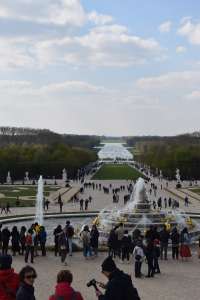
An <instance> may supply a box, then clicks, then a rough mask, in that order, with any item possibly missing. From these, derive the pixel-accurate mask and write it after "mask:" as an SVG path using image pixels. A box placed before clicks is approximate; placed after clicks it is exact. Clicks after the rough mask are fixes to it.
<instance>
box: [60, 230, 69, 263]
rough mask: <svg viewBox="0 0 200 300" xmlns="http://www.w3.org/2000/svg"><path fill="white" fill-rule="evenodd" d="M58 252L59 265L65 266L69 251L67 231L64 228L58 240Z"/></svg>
mask: <svg viewBox="0 0 200 300" xmlns="http://www.w3.org/2000/svg"><path fill="white" fill-rule="evenodd" d="M58 245H59V252H60V256H61V263H62V264H64V265H65V266H67V262H66V258H67V253H68V251H69V244H68V238H67V229H66V227H65V228H64V229H63V231H62V232H61V234H60V235H59V238H58Z"/></svg>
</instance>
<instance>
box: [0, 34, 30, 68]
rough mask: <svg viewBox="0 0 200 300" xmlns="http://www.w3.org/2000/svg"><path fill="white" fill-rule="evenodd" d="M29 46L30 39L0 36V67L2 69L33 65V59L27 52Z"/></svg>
mask: <svg viewBox="0 0 200 300" xmlns="http://www.w3.org/2000/svg"><path fill="white" fill-rule="evenodd" d="M30 46H31V43H30V40H29V39H27V38H26V39H24V38H0V67H1V68H2V69H17V68H30V67H34V65H35V61H34V58H33V57H32V56H31V54H30V52H29V50H30V49H31V47H30ZM29 48H30V49H29Z"/></svg>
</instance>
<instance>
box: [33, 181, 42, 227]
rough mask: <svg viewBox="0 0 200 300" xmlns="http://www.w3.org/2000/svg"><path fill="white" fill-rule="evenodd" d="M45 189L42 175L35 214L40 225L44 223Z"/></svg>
mask: <svg viewBox="0 0 200 300" xmlns="http://www.w3.org/2000/svg"><path fill="white" fill-rule="evenodd" d="M43 189H44V183H43V179H42V176H41V175H40V178H39V180H38V190H37V198H36V214H35V222H37V223H38V224H39V225H43V220H44V217H43Z"/></svg>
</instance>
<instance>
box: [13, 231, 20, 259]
mask: <svg viewBox="0 0 200 300" xmlns="http://www.w3.org/2000/svg"><path fill="white" fill-rule="evenodd" d="M19 243H20V235H19V231H18V230H17V226H14V227H13V229H12V232H11V244H12V252H13V256H15V255H16V252H18V253H20V245H19Z"/></svg>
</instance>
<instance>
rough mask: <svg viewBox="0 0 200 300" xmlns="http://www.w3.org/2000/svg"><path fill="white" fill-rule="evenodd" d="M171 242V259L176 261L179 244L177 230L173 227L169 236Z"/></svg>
mask: <svg viewBox="0 0 200 300" xmlns="http://www.w3.org/2000/svg"><path fill="white" fill-rule="evenodd" d="M170 238H171V241H172V258H173V259H175V258H176V259H178V257H179V243H180V234H179V233H178V230H177V228H176V227H175V228H174V229H173V230H172V232H171V235H170Z"/></svg>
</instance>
